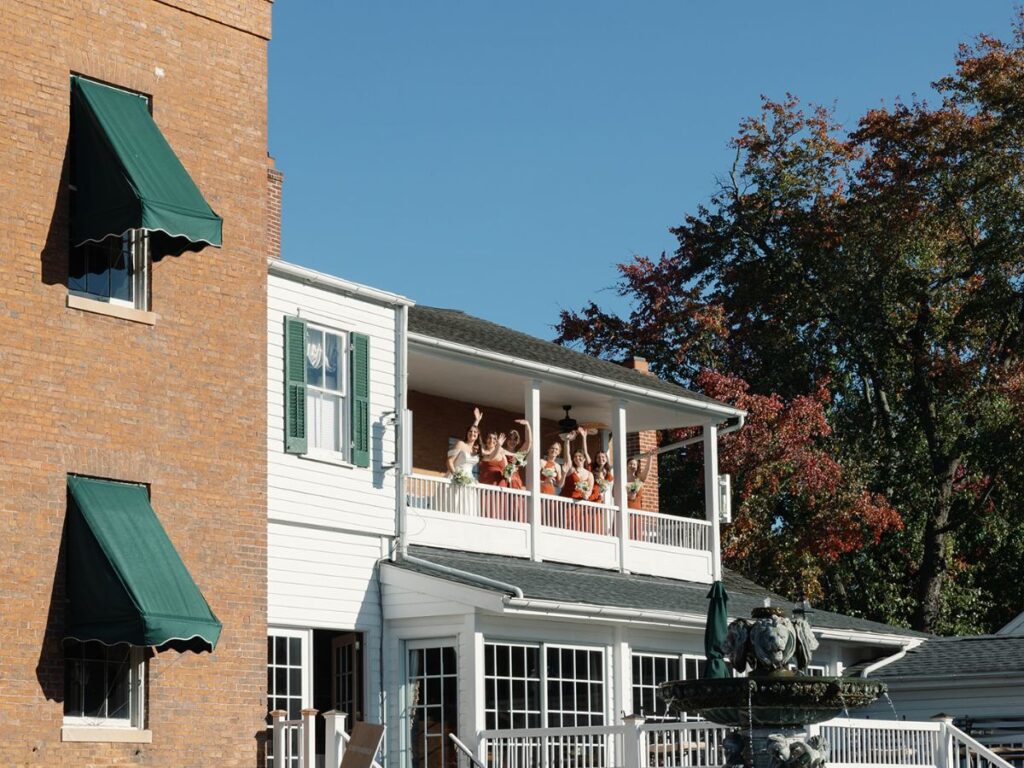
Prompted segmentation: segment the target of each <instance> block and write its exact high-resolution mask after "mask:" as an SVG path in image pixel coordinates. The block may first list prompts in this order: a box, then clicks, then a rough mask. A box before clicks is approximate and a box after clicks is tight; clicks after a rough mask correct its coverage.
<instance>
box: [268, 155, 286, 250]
mask: <svg viewBox="0 0 1024 768" xmlns="http://www.w3.org/2000/svg"><path fill="white" fill-rule="evenodd" d="M267 161H268V162H269V163H270V165H269V167H268V168H267V256H269V257H270V258H272V259H279V258H281V187H282V186H283V185H284V174H283V173H281V172H280V171H279V170H277V168H275V167H274V159H273V158H272V157H268V158H267Z"/></svg>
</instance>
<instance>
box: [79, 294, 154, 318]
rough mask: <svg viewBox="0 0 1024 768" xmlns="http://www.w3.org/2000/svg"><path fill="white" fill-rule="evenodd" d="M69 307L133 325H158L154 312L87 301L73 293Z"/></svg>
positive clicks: (94, 300) (92, 300)
mask: <svg viewBox="0 0 1024 768" xmlns="http://www.w3.org/2000/svg"><path fill="white" fill-rule="evenodd" d="M67 305H68V307H69V308H70V309H80V310H82V311H83V312H92V313H94V314H97V315H107V316H108V317H117V318H120V319H121V320H130V321H131V322H133V323H142V324H143V325H156V313H154V312H148V311H146V310H144V309H133V308H132V307H122V306H120V305H119V304H110V303H108V302H106V301H97V300H96V299H87V298H85V297H84V296H76V295H75V294H73V293H69V294H68V304H67Z"/></svg>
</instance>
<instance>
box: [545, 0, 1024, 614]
mask: <svg viewBox="0 0 1024 768" xmlns="http://www.w3.org/2000/svg"><path fill="white" fill-rule="evenodd" d="M935 88H936V90H937V91H938V92H939V94H940V96H941V103H940V104H938V105H937V106H930V105H928V104H926V103H924V102H919V101H914V102H911V103H897V104H896V105H895V106H894V107H893V108H891V109H876V110H871V111H869V112H868V113H867V114H865V115H864V116H863V117H862V118H861V119H860V121H859V123H858V125H857V126H856V128H855V129H854V130H853V131H851V132H846V131H844V130H843V128H842V126H840V125H838V124H836V123H835V122H834V120H833V118H832V116H831V113H830V112H829V111H827V110H825V109H822V108H812V109H804V108H803V107H802V106H801V105H800V103H799V102H798V101H797V100H796V99H795V98H793V97H787V99H785V100H784V101H781V102H774V101H770V100H765V101H764V103H763V105H762V109H761V111H760V113H759V114H757V115H755V116H754V117H751V118H748V119H747V120H745V121H743V122H742V123H741V124H740V129H739V133H738V135H737V137H736V138H735V139H734V140H733V146H734V148H735V149H736V162H735V163H734V166H733V168H732V169H731V171H730V173H729V174H728V176H727V178H726V179H725V181H724V182H722V183H721V184H720V186H719V188H718V190H717V191H716V192H715V193H714V194H713V195H712V197H711V198H710V201H709V202H708V203H707V204H706V205H704V206H700V207H699V208H698V209H697V211H696V213H694V214H692V215H689V216H687V217H686V220H685V221H684V222H683V224H681V225H680V226H679V227H677V228H675V229H674V230H672V232H673V234H674V235H675V237H676V238H677V240H678V243H679V246H678V248H677V249H676V251H675V252H674V253H672V254H662V255H661V257H660V258H658V259H648V258H644V257H636V258H634V259H633V261H632V262H630V263H628V264H624V265H621V267H620V272H621V282H620V285H619V291H620V293H621V294H622V295H623V296H626V297H628V298H630V299H631V301H632V305H633V306H632V311H631V313H630V315H629V317H627V318H623V317H618V316H616V315H614V314H610V313H607V312H605V311H604V310H602V309H601V308H600V307H598V306H597V305H595V304H593V303H591V304H589V305H588V306H586V307H584V308H583V309H582V310H580V311H579V312H564V313H563V314H562V318H561V322H560V326H559V331H560V336H559V340H560V341H561V342H563V343H574V344H578V345H581V346H583V347H584V348H585V349H586V350H587V351H590V352H592V353H596V352H602V353H604V354H607V355H611V356H626V355H631V354H641V355H644V356H645V357H647V358H648V360H649V361H651V367H652V370H654V371H655V372H656V373H658V374H659V375H661V376H663V377H664V378H667V379H669V380H673V381H676V382H678V383H681V384H684V385H688V386H692V387H696V388H699V389H701V390H703V391H704V392H706V393H708V394H710V395H712V396H716V397H719V398H721V399H725V400H728V401H730V402H734V403H737V404H739V405H741V406H742V407H744V408H747V409H748V410H750V411H751V418H750V420H749V422H748V426H747V427H746V429H745V430H744V431H742V432H740V433H738V434H737V435H736V436H733V437H729V438H724V439H723V446H722V464H723V468H724V469H723V471H731V472H734V473H736V475H737V477H738V478H739V482H738V500H739V509H738V514H737V516H736V523H735V524H734V525H733V526H732V528H731V530H728V531H727V532H726V539H725V541H726V550H725V556H726V559H727V562H728V563H729V564H731V565H733V566H735V567H738V568H740V569H741V570H743V571H744V572H745V573H746V574H747V575H749V576H750V577H752V578H754V579H757V580H761V581H764V580H765V579H766V578H768V577H770V575H771V574H778V577H777V578H776V579H775V580H774V581H773V584H772V586H776V587H785V586H787V585H788V586H791V587H796V586H797V584H798V583H800V584H803V585H804V586H805V587H809V588H810V589H811V590H812V591H814V590H817V589H819V588H820V589H822V590H823V591H824V598H825V600H826V601H829V602H830V604H832V605H833V606H835V607H841V608H844V609H846V610H851V611H853V612H857V613H861V614H864V615H870V616H874V617H876V618H881V619H886V620H889V621H909V622H910V623H911V624H912V625H913V626H915V627H916V628H918V629H922V630H929V631H960V632H963V631H967V630H971V629H978V628H982V629H991V628H993V627H994V626H998V622H1000V621H1002V620H1005V619H1007V618H1010V616H1012V613H1013V611H1015V610H1019V603H1018V604H1017V605H1014V606H1010V605H1007V604H1006V603H1005V602H1004V600H1005V597H1006V596H1007V594H1008V592H1007V591H1008V590H1009V594H1011V595H1013V596H1016V597H1017V598H1018V599H1019V598H1024V592H1022V587H1021V586H1020V585H1021V584H1022V583H1024V565H1017V566H1013V567H1011V566H1009V565H1007V564H1006V563H1005V562H999V563H993V562H990V557H987V556H986V555H987V553H992V552H1003V553H1007V551H1008V550H1007V547H1010V546H1012V544H1013V543H1015V542H1016V543H1019V541H1020V537H1019V534H1016V533H1015V532H1016V531H1017V530H1019V528H1020V526H1018V525H1017V523H1018V522H1024V520H1021V519H1020V518H1021V517H1022V513H1021V504H1020V502H1021V491H1020V490H1018V489H1020V488H1021V487H1022V481H1024V477H1022V476H1021V474H1022V470H1021V465H1022V462H1021V461H1020V459H1021V458H1024V432H1022V428H1021V425H1022V423H1024V418H1022V417H1024V358H1022V355H1024V278H1022V274H1024V187H1022V179H1024V16H1022V17H1021V22H1020V23H1019V25H1018V27H1017V29H1016V34H1015V37H1014V39H1013V40H1012V41H1010V42H1002V41H999V40H996V39H994V38H990V37H980V38H978V40H977V41H975V43H974V44H973V45H970V46H962V47H961V48H960V51H959V53H958V56H957V58H956V69H955V71H954V73H953V74H952V75H950V76H948V77H945V78H942V79H941V80H939V81H937V82H936V83H935ZM711 370H714V371H719V372H721V374H710V373H708V371H711ZM687 465H688V462H687V460H686V459H685V458H684V459H682V460H676V461H674V462H671V466H670V467H668V468H667V469H668V472H667V474H668V475H669V481H668V482H669V484H670V485H671V486H672V487H674V488H675V489H676V491H677V493H679V494H682V495H685V493H686V491H685V490H680V489H685V488H686V487H687V482H688V480H687V477H688V469H687ZM901 526H905V527H904V528H901ZM1013 559H1014V560H1020V559H1021V558H1019V557H1016V558H1013Z"/></svg>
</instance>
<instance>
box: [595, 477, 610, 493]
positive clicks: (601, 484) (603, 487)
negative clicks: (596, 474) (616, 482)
mask: <svg viewBox="0 0 1024 768" xmlns="http://www.w3.org/2000/svg"><path fill="white" fill-rule="evenodd" d="M597 487H598V488H599V489H600V491H601V496H602V497H604V495H605V494H606V493H608V489H609V488H611V487H612V484H611V483H610V482H608V481H607V480H605V479H604V478H598V479H597Z"/></svg>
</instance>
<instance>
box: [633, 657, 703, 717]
mask: <svg viewBox="0 0 1024 768" xmlns="http://www.w3.org/2000/svg"><path fill="white" fill-rule="evenodd" d="M632 664H633V712H634V713H636V714H638V715H643V716H644V717H645V718H647V719H648V720H657V721H669V720H671V721H674V720H683V721H690V720H700V719H701V718H699V717H697V716H696V715H688V714H687V713H685V712H683V713H681V714H673V713H671V712H669V711H668V707H667V706H666V704H665V702H664V700H663V699H662V698H661V696H660V695H659V688H660V686H661V685H662V683H667V682H669V681H671V680H695V679H697V678H700V677H702V676H703V675H704V668H705V666H706V664H707V662H706V660H705V658H704V657H703V656H696V655H691V654H676V653H671V654H670V653H645V652H637V651H634V652H633V654H632Z"/></svg>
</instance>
